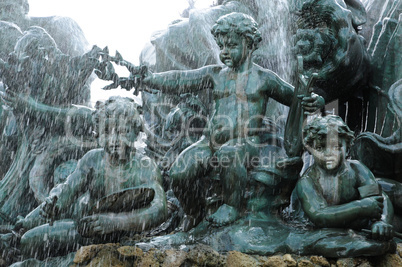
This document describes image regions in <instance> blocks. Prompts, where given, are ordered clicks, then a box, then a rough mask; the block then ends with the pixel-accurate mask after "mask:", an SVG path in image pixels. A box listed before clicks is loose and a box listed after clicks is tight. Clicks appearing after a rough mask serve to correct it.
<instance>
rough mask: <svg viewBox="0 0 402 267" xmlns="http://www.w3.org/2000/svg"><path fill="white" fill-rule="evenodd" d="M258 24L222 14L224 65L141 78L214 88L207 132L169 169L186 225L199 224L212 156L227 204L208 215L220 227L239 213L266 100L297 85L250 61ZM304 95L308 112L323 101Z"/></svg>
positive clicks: (285, 96) (282, 96) (168, 88)
mask: <svg viewBox="0 0 402 267" xmlns="http://www.w3.org/2000/svg"><path fill="white" fill-rule="evenodd" d="M257 27H258V25H257V23H256V22H255V21H254V19H253V18H251V17H250V16H248V15H245V14H242V13H231V14H228V15H225V16H222V17H221V18H219V19H218V21H217V22H216V24H215V25H214V26H213V28H212V34H213V35H214V37H215V40H216V42H217V44H218V46H219V47H220V50H221V53H220V59H221V61H222V63H223V64H224V65H210V66H206V67H202V68H199V69H195V70H189V71H168V72H164V73H153V74H149V75H148V76H147V77H146V78H145V79H144V80H143V83H144V84H145V85H148V86H149V87H152V88H158V89H160V90H161V91H162V92H165V93H172V94H181V93H185V92H192V93H196V92H197V91H200V90H201V89H203V88H207V87H209V88H212V95H213V112H212V117H211V118H210V120H209V125H208V127H207V131H206V133H205V136H204V137H202V138H201V139H200V140H199V141H198V142H197V143H195V144H193V145H192V146H190V147H189V148H187V149H186V150H184V151H183V152H182V153H181V154H180V155H179V156H178V158H177V159H176V161H175V163H174V164H173V165H172V167H171V169H170V178H171V180H172V188H173V190H174V192H175V195H176V196H177V197H178V199H179V200H180V202H181V204H182V206H183V209H184V211H185V212H186V214H187V215H188V216H189V217H188V218H190V219H189V220H187V224H185V225H184V230H188V229H190V228H192V227H193V226H195V225H197V224H198V223H199V222H200V221H201V219H202V218H203V217H204V215H205V210H204V207H205V198H204V195H205V191H206V189H203V185H204V183H203V182H200V177H204V176H205V174H206V173H207V172H208V171H209V170H210V169H212V167H211V165H212V162H211V159H216V162H217V165H218V166H214V167H215V168H217V169H218V172H219V175H220V180H221V183H222V187H223V190H222V191H223V201H224V205H222V206H221V207H220V208H219V209H218V210H217V211H216V212H215V213H214V214H212V215H211V216H209V217H208V218H207V219H208V220H209V221H210V222H211V224H212V225H214V226H222V225H227V224H230V223H232V222H234V221H235V220H237V219H238V218H239V216H240V212H241V208H242V206H244V205H243V204H244V193H245V188H246V185H247V169H248V168H249V167H250V164H249V163H250V162H249V161H250V160H251V159H252V158H253V157H257V156H258V152H259V150H258V148H259V147H260V146H261V145H262V144H261V142H260V136H259V133H261V131H264V130H262V128H263V127H262V125H263V124H262V121H263V118H264V115H265V111H266V107H267V103H268V100H269V98H270V97H272V98H273V99H275V100H277V101H278V102H280V103H282V104H284V105H287V106H289V105H290V104H291V100H292V95H293V92H294V88H293V87H292V86H291V85H290V84H288V83H286V82H285V81H283V80H282V79H280V78H279V77H278V76H277V75H276V74H275V73H273V72H272V71H270V70H267V69H264V68H262V67H260V66H258V65H256V64H254V63H253V62H252V53H253V51H254V50H255V49H256V48H257V45H258V43H259V42H260V41H261V34H260V32H259V30H258V28H257ZM145 90H148V89H145ZM150 91H151V90H150ZM303 100H304V103H305V107H306V109H307V111H313V110H316V109H318V108H320V107H321V105H322V104H323V102H322V100H323V99H322V98H320V97H318V95H314V96H313V97H306V98H304V99H303Z"/></svg>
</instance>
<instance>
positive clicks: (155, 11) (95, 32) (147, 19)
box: [29, 0, 213, 101]
mask: <svg viewBox="0 0 402 267" xmlns="http://www.w3.org/2000/svg"><path fill="white" fill-rule="evenodd" d="M212 2H213V0H197V1H196V7H197V8H205V7H208V6H210V5H211V4H212ZM29 5H30V12H29V15H30V16H53V15H59V16H67V17H70V18H73V19H74V20H75V21H76V22H77V23H78V24H79V25H80V26H81V28H82V30H83V31H84V34H85V36H86V37H87V40H88V41H89V43H90V44H91V45H94V44H96V45H98V46H99V47H102V48H103V47H105V46H108V47H109V49H110V53H111V54H112V55H114V50H116V49H117V50H118V51H119V52H120V53H121V54H122V56H123V57H124V58H125V59H126V60H128V61H130V62H132V63H134V64H138V61H139V60H138V58H139V55H140V52H141V50H142V48H143V47H144V45H145V44H146V43H147V42H148V41H149V40H150V37H151V35H152V33H153V32H155V31H157V30H162V29H165V28H166V27H167V26H168V24H169V23H170V22H171V21H173V20H175V19H177V18H179V17H180V14H181V12H182V11H183V10H184V9H185V8H187V7H188V3H187V0H113V1H110V0H97V1H96V0H29ZM103 84H104V83H102V82H95V83H94V86H93V87H97V88H93V92H92V95H93V97H92V99H93V101H95V100H97V99H105V98H107V97H108V95H109V94H103V92H101V91H99V90H97V89H99V87H101V86H102V85H103ZM121 91H123V90H121ZM123 93H124V92H123ZM112 94H116V93H115V92H112Z"/></svg>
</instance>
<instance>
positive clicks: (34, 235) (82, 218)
mask: <svg viewBox="0 0 402 267" xmlns="http://www.w3.org/2000/svg"><path fill="white" fill-rule="evenodd" d="M93 117H94V120H95V124H96V129H95V131H96V134H97V136H98V142H99V145H100V147H102V148H100V149H94V150H91V151H89V152H87V153H86V154H85V155H84V156H83V157H82V158H81V159H80V161H79V162H78V164H77V168H76V169H75V171H74V172H73V173H72V174H71V175H70V176H68V178H67V180H66V181H65V182H64V183H61V184H59V185H57V186H56V187H55V188H53V189H52V191H51V192H50V194H49V197H47V198H46V199H45V201H44V202H43V204H41V205H40V206H39V207H38V208H37V209H35V210H34V211H32V212H31V213H30V214H29V215H27V216H26V217H25V218H24V219H21V220H20V221H19V222H17V227H23V228H25V229H31V228H33V229H31V230H29V231H28V232H26V233H25V234H24V235H23V236H22V238H21V249H22V252H23V253H24V254H25V255H26V256H34V255H36V254H39V255H57V254H60V253H65V252H68V251H74V250H75V249H76V248H77V247H78V246H79V245H83V244H88V243H94V242H95V243H96V242H113V241H114V242H117V241H118V240H119V238H121V237H122V236H123V235H124V234H126V235H127V233H129V232H133V233H135V232H141V231H145V230H148V229H150V228H152V227H155V226H157V225H159V224H161V223H162V222H163V221H164V220H165V219H166V216H167V209H166V197H165V192H164V191H163V188H162V186H161V185H162V180H161V175H160V171H159V169H158V167H157V165H156V164H155V163H154V162H153V160H152V159H150V158H149V157H146V156H145V155H143V154H141V153H140V152H137V151H136V149H135V146H134V142H135V141H137V138H138V135H139V133H140V131H141V130H142V124H143V123H142V119H141V118H140V115H139V113H138V111H137V109H136V104H135V103H134V102H133V100H132V99H128V98H120V97H112V98H110V99H109V100H108V101H106V102H105V103H104V104H103V103H98V105H97V107H96V111H95V112H94V115H93ZM45 220H49V221H50V223H49V224H44V223H45V222H46V221H45ZM40 224H43V225H41V226H39V225H40ZM35 226H36V227H35ZM44 241H45V242H44ZM32 244H35V249H32Z"/></svg>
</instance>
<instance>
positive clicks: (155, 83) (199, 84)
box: [143, 66, 220, 94]
mask: <svg viewBox="0 0 402 267" xmlns="http://www.w3.org/2000/svg"><path fill="white" fill-rule="evenodd" d="M219 69H220V67H219V66H206V67H203V68H200V69H196V70H188V71H167V72H161V73H150V74H149V75H148V76H147V77H146V78H145V79H144V80H143V83H144V84H145V85H148V86H149V87H152V88H157V89H158V90H161V91H162V92H164V93H170V94H181V93H190V92H197V91H199V90H201V89H203V88H206V87H213V86H214V81H213V74H214V73H216V71H217V70H219Z"/></svg>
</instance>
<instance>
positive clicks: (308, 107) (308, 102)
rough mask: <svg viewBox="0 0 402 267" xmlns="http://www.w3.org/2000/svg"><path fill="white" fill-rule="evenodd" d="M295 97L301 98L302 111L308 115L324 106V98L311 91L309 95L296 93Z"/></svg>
mask: <svg viewBox="0 0 402 267" xmlns="http://www.w3.org/2000/svg"><path fill="white" fill-rule="evenodd" d="M297 97H298V98H300V99H301V101H302V102H301V105H302V107H303V109H304V111H305V112H304V113H305V114H307V115H310V114H312V113H314V112H316V111H317V110H320V109H322V108H324V106H325V100H324V98H323V97H322V96H320V95H317V94H315V93H311V95H310V96H303V95H298V96H297Z"/></svg>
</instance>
